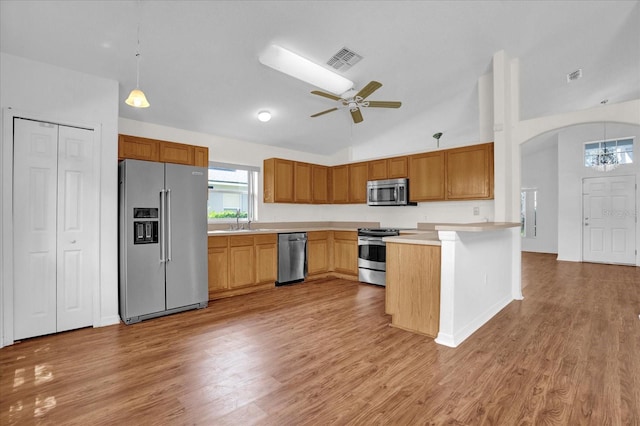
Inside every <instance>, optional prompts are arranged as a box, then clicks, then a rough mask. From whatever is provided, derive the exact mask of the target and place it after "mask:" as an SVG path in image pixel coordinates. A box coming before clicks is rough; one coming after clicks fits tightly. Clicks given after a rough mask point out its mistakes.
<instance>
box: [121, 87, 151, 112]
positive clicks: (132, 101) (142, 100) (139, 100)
mask: <svg viewBox="0 0 640 426" xmlns="http://www.w3.org/2000/svg"><path fill="white" fill-rule="evenodd" d="M124 102H125V103H126V104H127V105H131V106H132V107H136V108H147V107H148V106H149V101H147V97H146V96H145V95H144V92H143V91H142V90H140V89H133V90H132V91H131V93H129V97H128V98H127V100H126V101H124Z"/></svg>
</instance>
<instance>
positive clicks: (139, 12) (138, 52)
mask: <svg viewBox="0 0 640 426" xmlns="http://www.w3.org/2000/svg"><path fill="white" fill-rule="evenodd" d="M141 14H142V12H141V7H140V0H138V31H137V33H136V36H137V44H136V89H139V88H140V20H141V18H140V15H141Z"/></svg>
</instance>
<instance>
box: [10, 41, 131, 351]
mask: <svg viewBox="0 0 640 426" xmlns="http://www.w3.org/2000/svg"><path fill="white" fill-rule="evenodd" d="M118 105H119V99H118V83H117V82H116V81H113V80H107V79H104V78H99V77H94V76H91V75H87V74H83V73H79V72H75V71H71V70H67V69H63V68H59V67H54V66H51V65H47V64H44V63H41V62H35V61H31V60H28V59H24V58H20V57H17V56H13V55H7V54H5V53H0V107H1V108H2V109H3V111H5V116H7V112H6V111H8V110H7V108H12V110H11V111H16V112H19V113H21V114H22V113H24V114H25V115H27V116H29V117H34V118H38V119H47V120H50V121H53V122H58V123H62V124H73V125H82V124H85V125H89V126H93V125H94V124H95V125H97V126H98V130H99V131H100V140H101V151H100V158H101V170H100V212H101V214H100V231H99V232H100V242H99V250H100V261H99V264H98V265H95V267H96V268H98V269H99V270H100V274H99V276H100V284H99V288H100V294H99V295H98V297H99V299H98V306H94V325H96V326H100V325H107V324H113V323H117V322H118V321H119V317H118V275H117V274H118V263H117V199H118V198H117V190H118V187H117V167H116V164H117V155H118V154H117V145H118V144H117V133H118ZM9 124H10V123H9ZM8 127H10V126H8V125H7V123H3V129H2V145H1V148H2V149H1V152H2V159H1V160H2V161H1V162H0V164H1V167H2V170H1V172H0V176H1V179H2V208H1V209H0V212H1V213H0V214H1V215H2V217H1V218H0V221H1V223H2V249H1V250H2V253H0V254H2V256H0V257H1V259H2V262H3V264H2V274H1V275H0V280H1V281H0V289H2V292H3V298H2V300H3V303H0V310H2V311H1V312H0V318H2V321H3V323H2V324H0V330H3V335H2V340H1V341H2V343H3V344H4V343H5V338H7V337H11V336H6V335H5V333H4V330H5V329H11V330H12V329H13V315H12V310H11V309H6V303H7V300H6V299H5V297H7V294H6V293H7V289H8V288H10V289H11V288H12V287H9V286H12V283H11V282H8V281H9V280H8V279H7V277H8V276H9V278H10V272H11V269H12V267H11V264H8V263H9V261H7V257H8V256H9V254H10V250H11V241H12V232H13V230H12V229H11V222H10V220H11V192H12V184H13V183H12V178H11V167H12V165H11V164H12V159H11V158H9V157H10V156H9V155H7V152H9V153H11V147H12V142H13V140H12V139H13V138H12V135H11V129H10V128H8ZM100 129H101V130H100ZM16 185H17V187H18V188H20V182H18V183H16ZM8 303H10V301H9V302H8ZM96 311H97V312H96ZM96 315H97V318H96ZM11 340H12V339H11Z"/></svg>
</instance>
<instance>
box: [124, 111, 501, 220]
mask: <svg viewBox="0 0 640 426" xmlns="http://www.w3.org/2000/svg"><path fill="white" fill-rule="evenodd" d="M118 130H119V132H120V133H122V134H128V135H134V136H141V137H148V138H155V139H161V140H169V141H173V142H182V143H187V144H193V145H200V146H207V147H209V161H220V162H226V163H234V164H244V165H251V166H257V167H260V168H262V162H263V160H264V159H265V158H270V157H279V158H287V159H290V160H296V161H306V162H310V163H315V164H323V165H335V164H344V163H347V162H349V160H346V159H345V158H344V156H343V154H344V153H340V154H339V155H338V156H334V157H328V156H320V155H315V154H308V153H304V152H300V151H293V150H288V149H282V148H276V147H270V146H266V145H259V144H253V143H249V142H243V141H239V140H233V139H228V138H223V137H219V136H215V135H208V134H204V133H196V132H191V131H186V130H181V129H176V128H172V127H166V126H159V125H155V124H148V123H142V122H139V121H134V120H129V119H123V118H121V119H120V120H119V129H118ZM395 146H396V147H397V146H398V145H397V144H396V145H395ZM400 149H402V148H400ZM425 151H428V150H427V149H425ZM370 152H371V153H372V154H375V155H372V158H374V157H378V158H379V157H381V156H383V155H382V154H380V155H378V153H377V152H374V151H370ZM395 154H397V153H388V156H393V155H395ZM262 185H263V182H262V176H261V177H260V183H259V191H260V194H262ZM474 207H478V208H479V210H480V214H479V215H476V216H474V215H473V208H474ZM258 212H259V213H258V214H259V221H260V222H285V221H286V222H307V221H368V222H380V224H381V226H395V227H403V228H412V227H415V226H416V224H417V223H418V222H447V223H466V222H481V221H493V217H494V211H493V201H492V200H483V201H458V202H433V203H419V204H418V206H406V207H370V206H366V205H362V204H352V205H304V204H271V203H268V204H265V203H263V202H262V197H259V205H258Z"/></svg>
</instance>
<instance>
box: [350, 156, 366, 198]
mask: <svg viewBox="0 0 640 426" xmlns="http://www.w3.org/2000/svg"><path fill="white" fill-rule="evenodd" d="M368 179H369V164H368V163H366V162H363V163H351V164H349V202H350V203H366V202H367V180H368Z"/></svg>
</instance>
